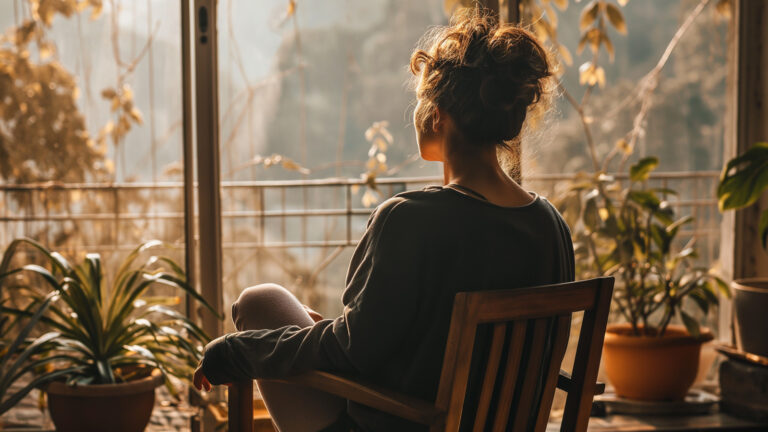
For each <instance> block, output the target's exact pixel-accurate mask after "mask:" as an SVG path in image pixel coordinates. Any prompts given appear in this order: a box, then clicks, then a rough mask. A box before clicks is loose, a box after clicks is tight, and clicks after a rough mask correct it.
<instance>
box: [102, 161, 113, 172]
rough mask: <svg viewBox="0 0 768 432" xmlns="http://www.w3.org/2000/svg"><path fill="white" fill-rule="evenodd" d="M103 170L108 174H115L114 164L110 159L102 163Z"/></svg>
mask: <svg viewBox="0 0 768 432" xmlns="http://www.w3.org/2000/svg"><path fill="white" fill-rule="evenodd" d="M104 169H105V170H107V172H108V173H110V174H112V173H114V172H115V162H114V161H113V160H112V159H107V160H105V161H104Z"/></svg>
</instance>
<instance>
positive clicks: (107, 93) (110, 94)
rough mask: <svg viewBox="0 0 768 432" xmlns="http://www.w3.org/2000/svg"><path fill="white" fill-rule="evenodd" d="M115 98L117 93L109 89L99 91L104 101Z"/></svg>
mask: <svg viewBox="0 0 768 432" xmlns="http://www.w3.org/2000/svg"><path fill="white" fill-rule="evenodd" d="M115 96H117V93H116V92H115V91H114V90H113V89H111V88H105V89H104V90H102V91H101V97H103V98H104V99H112V98H113V97H115Z"/></svg>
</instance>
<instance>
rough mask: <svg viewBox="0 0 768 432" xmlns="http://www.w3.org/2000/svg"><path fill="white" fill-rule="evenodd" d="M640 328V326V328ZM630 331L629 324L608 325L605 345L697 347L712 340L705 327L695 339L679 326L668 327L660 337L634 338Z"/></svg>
mask: <svg viewBox="0 0 768 432" xmlns="http://www.w3.org/2000/svg"><path fill="white" fill-rule="evenodd" d="M640 327H641V328H642V325H641V326H640ZM631 330H632V325H631V324H629V323H616V324H608V327H607V328H606V330H605V345H611V346H625V347H651V346H663V345H697V344H704V343H706V342H709V341H711V340H712V339H714V338H715V337H714V335H713V334H712V331H711V330H710V329H708V328H706V327H702V328H701V336H699V337H698V338H695V337H693V336H691V335H690V334H689V333H688V330H686V329H685V327H683V326H681V325H669V326H668V327H667V331H666V333H665V334H664V336H662V337H657V336H635V335H632V334H628V333H629V332H631Z"/></svg>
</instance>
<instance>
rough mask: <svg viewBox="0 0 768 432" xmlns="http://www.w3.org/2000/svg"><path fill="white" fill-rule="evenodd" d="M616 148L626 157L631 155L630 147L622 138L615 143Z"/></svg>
mask: <svg viewBox="0 0 768 432" xmlns="http://www.w3.org/2000/svg"><path fill="white" fill-rule="evenodd" d="M616 148H617V149H618V150H619V151H620V152H622V153H624V154H625V155H627V156H629V155H631V154H632V146H631V145H630V144H629V142H628V141H627V140H625V139H624V138H622V139H620V140H618V141H616Z"/></svg>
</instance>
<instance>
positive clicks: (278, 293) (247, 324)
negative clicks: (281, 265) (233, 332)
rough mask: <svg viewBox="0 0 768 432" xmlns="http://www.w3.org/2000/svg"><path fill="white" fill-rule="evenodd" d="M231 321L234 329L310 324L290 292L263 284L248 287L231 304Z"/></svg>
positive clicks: (279, 287) (276, 286)
mask: <svg viewBox="0 0 768 432" xmlns="http://www.w3.org/2000/svg"><path fill="white" fill-rule="evenodd" d="M232 321H234V323H235V328H237V329H238V330H257V329H271V328H279V327H283V326H286V325H299V326H302V327H304V326H307V325H312V323H313V321H312V318H310V317H309V315H308V314H307V312H306V310H305V309H304V306H303V305H302V304H301V302H299V300H298V299H296V297H295V296H294V295H293V294H291V292H290V291H288V290H287V289H285V288H283V287H281V286H280V285H277V284H272V283H267V284H261V285H256V286H252V287H248V288H246V289H244V290H243V291H242V292H241V293H240V297H238V299H237V300H236V301H235V302H234V303H233V304H232Z"/></svg>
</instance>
